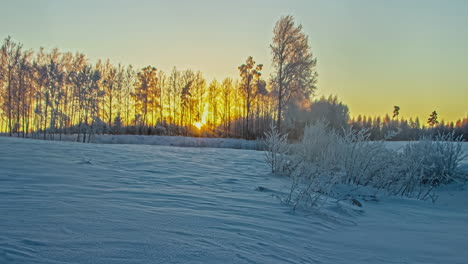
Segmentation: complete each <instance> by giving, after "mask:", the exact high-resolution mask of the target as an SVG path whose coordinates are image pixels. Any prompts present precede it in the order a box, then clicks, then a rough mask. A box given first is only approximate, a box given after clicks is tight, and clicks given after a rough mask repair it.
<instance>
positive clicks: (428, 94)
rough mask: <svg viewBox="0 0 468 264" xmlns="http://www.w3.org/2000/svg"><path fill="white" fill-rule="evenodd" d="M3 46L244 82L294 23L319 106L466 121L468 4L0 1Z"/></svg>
mask: <svg viewBox="0 0 468 264" xmlns="http://www.w3.org/2000/svg"><path fill="white" fill-rule="evenodd" d="M0 2H1V5H0V6H1V10H2V12H1V14H0V37H1V38H5V37H6V36H7V35H11V36H12V37H13V38H14V39H15V40H17V41H19V42H21V43H23V44H24V46H25V47H26V48H33V49H37V48H38V47H40V46H43V47H45V48H53V47H58V48H60V49H61V50H63V51H80V52H83V53H85V54H87V56H88V58H90V60H91V61H92V62H94V61H96V60H97V59H100V58H101V59H106V58H109V59H110V60H111V61H112V62H113V63H119V62H121V63H123V64H132V65H134V66H136V67H142V66H146V65H153V66H155V67H157V68H159V69H161V70H163V71H166V72H169V71H170V69H171V68H172V67H173V66H176V67H177V68H179V69H186V68H191V69H193V70H200V71H202V72H203V74H204V76H205V77H206V78H207V79H208V80H211V79H213V78H216V79H218V80H222V79H223V78H224V77H237V75H238V72H237V66H239V65H240V64H242V63H243V62H244V61H245V59H246V58H247V57H248V56H253V57H254V59H255V60H256V61H257V62H258V63H263V64H264V65H265V71H264V73H265V75H268V74H269V72H270V64H271V63H270V61H271V56H270V50H269V44H270V42H271V38H272V30H273V27H274V24H275V22H276V21H277V20H278V19H279V18H280V17H281V16H282V15H288V14H290V15H293V16H294V17H295V18H296V21H297V22H298V23H301V24H302V25H303V27H304V32H305V33H306V34H307V35H309V41H310V45H311V47H312V50H313V53H314V54H315V56H316V57H317V58H318V68H317V70H318V72H319V83H318V91H317V94H318V95H328V94H336V95H338V96H339V97H340V99H342V100H343V101H344V102H345V103H346V104H348V105H349V106H350V110H351V113H352V115H353V116H357V115H358V114H366V115H384V114H386V113H391V112H392V110H393V105H399V106H400V107H401V111H400V112H401V116H404V117H411V116H412V117H414V116H420V118H421V119H422V120H423V119H424V120H425V119H426V118H427V116H428V115H429V114H430V113H431V112H432V111H433V110H437V111H438V113H439V117H440V118H441V119H445V120H449V121H452V120H456V119H458V118H462V117H464V116H466V115H467V114H468V15H467V14H468V1H464V0H459V1H457V0H446V1H443V0H439V1H432V0H395V1H387V0H355V1H351V0H342V1H333V0H320V1H313V0H304V1H292V0H289V1H285V0H283V1H279V0H272V1H266V0H264V1H261V0H258V1H255V0H247V1H245V0H236V1H224V0H218V1H215V0H210V1H208V0H206V1H205V0H198V1H197V0H193V1H188V0H187V1H181V0H180V1H178V0H173V1H130V0H128V1H119V0H114V1H110V0H108V1H99V0H80V1H58V0H57V1H35V0H31V1H24V0H15V1H12V0H0Z"/></svg>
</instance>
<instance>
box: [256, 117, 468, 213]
mask: <svg viewBox="0 0 468 264" xmlns="http://www.w3.org/2000/svg"><path fill="white" fill-rule="evenodd" d="M265 148H266V149H267V152H266V156H265V158H266V161H267V162H268V163H269V164H270V166H272V171H273V172H276V173H280V174H283V175H287V176H290V177H291V178H292V181H293V183H292V185H291V191H290V192H289V195H288V197H287V198H286V201H287V202H289V203H293V204H294V208H296V206H298V205H299V204H302V205H307V206H313V205H317V203H318V201H320V200H321V199H320V198H321V197H330V196H333V190H334V188H335V186H336V185H337V184H352V185H354V186H370V187H372V188H373V189H375V190H377V191H379V190H380V191H381V192H382V193H385V194H392V195H404V196H409V197H416V198H419V199H423V200H427V199H432V200H433V201H435V199H437V195H436V194H435V187H436V186H437V185H439V184H446V183H449V182H451V181H452V180H453V178H454V177H455V176H456V172H457V168H458V166H459V164H460V161H461V160H462V159H463V158H464V157H465V156H464V153H463V151H462V146H461V138H455V137H454V134H453V133H452V134H445V135H438V136H436V137H435V138H434V139H424V140H421V141H419V142H411V143H408V145H406V146H405V147H404V148H403V151H401V152H399V151H398V150H392V149H390V148H387V147H386V146H385V142H384V141H370V140H369V133H368V132H367V131H366V130H360V131H355V130H352V129H347V130H343V132H340V133H338V132H337V131H336V130H334V129H330V128H329V126H328V125H327V123H325V122H323V121H319V122H316V123H314V124H310V125H307V126H306V127H305V129H304V136H303V138H302V140H301V141H300V142H299V143H298V144H295V145H294V146H290V145H288V144H287V142H286V137H285V136H284V135H283V136H281V135H280V134H279V133H278V132H277V131H276V130H275V129H274V128H273V129H272V132H269V133H268V134H267V137H266V139H265ZM347 196H348V197H352V196H353V194H352V193H350V194H347Z"/></svg>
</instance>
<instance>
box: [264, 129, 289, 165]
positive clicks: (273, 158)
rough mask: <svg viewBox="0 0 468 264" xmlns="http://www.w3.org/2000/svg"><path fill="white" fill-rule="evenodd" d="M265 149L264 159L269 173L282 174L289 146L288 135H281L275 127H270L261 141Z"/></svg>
mask: <svg viewBox="0 0 468 264" xmlns="http://www.w3.org/2000/svg"><path fill="white" fill-rule="evenodd" d="M263 145H264V148H265V152H264V158H265V161H266V162H267V164H268V165H269V166H270V167H271V172H277V173H279V172H283V171H284V170H285V167H286V166H287V165H288V164H287V162H288V161H289V159H288V158H287V155H288V154H289V150H290V145H289V144H288V135H287V134H284V135H281V134H280V132H279V131H278V129H276V127H275V125H273V124H272V125H271V126H270V131H267V132H265V139H264V140H263Z"/></svg>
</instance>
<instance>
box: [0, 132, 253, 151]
mask: <svg viewBox="0 0 468 264" xmlns="http://www.w3.org/2000/svg"><path fill="white" fill-rule="evenodd" d="M7 135H8V134H7V133H0V136H7ZM13 136H18V135H13ZM20 136H21V135H20ZM20 136H18V137H20ZM28 137H33V136H32V135H31V134H29V135H28ZM35 137H36V138H39V139H42V135H36V136H35ZM77 138H78V135H76V134H71V135H70V134H67V135H58V134H56V135H49V136H48V139H51V140H57V141H71V142H76V141H77ZM80 139H81V140H82V139H83V135H81V137H80ZM87 140H88V138H87ZM90 142H91V143H99V144H138V145H159V146H175V147H197V148H204V147H208V148H233V149H252V150H259V149H261V148H262V144H261V142H260V141H257V140H246V139H239V138H206V137H183V136H146V135H93V136H92V137H91V140H90Z"/></svg>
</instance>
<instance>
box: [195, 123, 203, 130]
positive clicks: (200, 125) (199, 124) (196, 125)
mask: <svg viewBox="0 0 468 264" xmlns="http://www.w3.org/2000/svg"><path fill="white" fill-rule="evenodd" d="M193 125H194V126H195V127H196V128H198V129H201V127H202V126H203V124H202V123H200V122H196V123H195V124H193Z"/></svg>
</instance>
